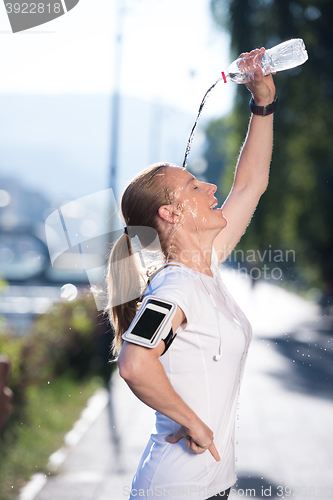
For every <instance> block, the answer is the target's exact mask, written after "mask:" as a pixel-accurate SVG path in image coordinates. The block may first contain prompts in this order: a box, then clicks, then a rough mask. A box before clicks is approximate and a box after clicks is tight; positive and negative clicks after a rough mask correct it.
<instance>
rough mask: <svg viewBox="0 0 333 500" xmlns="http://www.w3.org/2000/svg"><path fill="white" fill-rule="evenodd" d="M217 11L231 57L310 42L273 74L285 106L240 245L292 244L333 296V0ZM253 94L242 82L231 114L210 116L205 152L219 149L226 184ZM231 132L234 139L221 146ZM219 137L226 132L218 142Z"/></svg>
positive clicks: (235, 0)
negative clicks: (262, 189)
mask: <svg viewBox="0 0 333 500" xmlns="http://www.w3.org/2000/svg"><path fill="white" fill-rule="evenodd" d="M211 10H212V14H213V17H214V19H215V21H216V22H217V24H219V25H220V26H221V28H223V29H228V30H229V31H230V34H231V60H232V59H235V58H236V57H237V55H238V54H239V53H241V52H245V51H249V50H251V49H253V48H255V47H261V46H265V47H266V48H269V47H272V46H274V45H276V44H277V43H280V42H282V41H284V40H287V39H290V38H303V40H304V42H305V45H306V48H307V51H308V54H309V60H308V61H307V62H306V63H305V64H304V65H303V66H300V67H299V68H295V69H293V70H289V71H287V72H281V73H278V74H277V75H276V76H275V83H276V87H277V95H278V96H279V107H278V110H277V112H276V114H275V115H276V116H275V144H276V149H275V150H274V153H273V160H272V166H271V175H270V186H269V190H268V192H267V193H265V194H264V195H263V197H262V199H261V202H260V204H259V206H258V209H257V211H256V215H255V217H254V218H253V221H252V223H251V225H250V226H249V228H248V230H247V232H246V234H245V235H244V237H243V238H242V241H241V243H240V247H241V248H243V249H247V248H259V249H261V250H264V249H267V248H268V246H269V245H271V246H272V248H276V249H294V250H295V252H296V263H295V266H296V267H297V268H299V269H301V270H303V271H306V274H307V276H308V284H310V283H311V284H312V285H313V284H317V285H318V284H320V283H325V285H326V288H327V290H326V291H330V293H331V294H332V292H333V258H332V250H333V216H332V215H333V214H332V200H333V141H332V138H331V132H332V130H333V64H332V61H333V30H332V26H331V20H332V19H333V2H332V0H312V1H311V0H298V1H296V2H291V1H289V0H211ZM229 85H232V84H231V83H230V84H229ZM249 97H250V96H249V93H248V91H247V89H246V88H245V86H244V85H239V86H238V88H237V94H236V102H235V106H234V109H233V112H232V115H231V117H228V118H227V119H226V118H223V119H220V120H216V121H214V122H212V123H211V124H210V125H209V127H208V130H207V138H208V148H207V150H208V152H207V154H206V158H207V160H208V161H216V158H217V156H218V155H220V158H221V160H220V162H221V164H226V165H227V167H226V168H225V173H224V175H223V181H224V183H225V187H226V190H228V188H229V187H230V182H231V179H232V176H233V171H234V166H235V158H236V157H237V155H238V152H239V146H240V144H241V141H242V140H243V138H244V135H245V131H246V126H247V122H248V115H247V113H244V109H246V107H247V103H248V101H249ZM226 134H227V139H228V140H227V143H228V145H227V147H226V148H225V149H224V150H223V152H221V150H220V145H225V144H226ZM218 136H220V137H223V140H222V141H221V143H220V144H219V142H218V141H217V140H216V137H218ZM224 193H225V194H227V193H226V191H224ZM289 264H290V263H289ZM295 266H294V268H295Z"/></svg>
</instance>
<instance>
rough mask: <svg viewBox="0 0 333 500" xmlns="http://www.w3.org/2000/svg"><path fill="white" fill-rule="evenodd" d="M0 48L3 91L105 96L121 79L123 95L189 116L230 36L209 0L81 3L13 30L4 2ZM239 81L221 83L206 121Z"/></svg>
mask: <svg viewBox="0 0 333 500" xmlns="http://www.w3.org/2000/svg"><path fill="white" fill-rule="evenodd" d="M121 27H122V28H121ZM116 28H117V29H118V30H120V31H121V32H122V43H121V57H120V61H121V62H120V65H117V70H116V69H115V67H116V64H115V53H116V50H115V46H116V44H115V40H116V34H117V33H116ZM0 45H1V78H0V93H2V94H4V93H8V92H11V93H35V94H44V93H45V94H50V93H55V94H59V93H60V94H61V93H74V94H86V93H93V94H96V93H97V94H98V93H102V94H108V93H111V92H112V89H113V88H114V85H115V84H116V82H117V81H118V82H119V87H120V91H121V93H124V94H126V95H130V96H134V97H137V98H142V99H147V100H150V101H156V102H157V101H158V102H160V103H161V104H165V105H172V106H174V107H179V108H180V109H182V110H184V111H187V112H190V113H193V112H194V111H196V110H197V109H198V107H199V104H200V102H201V99H202V97H203V95H204V93H205V92H206V90H207V89H208V88H209V87H210V86H211V85H212V83H214V82H215V81H216V79H217V78H218V77H219V76H220V72H221V71H223V70H226V69H227V67H228V65H229V63H230V61H229V37H228V34H227V33H223V32H221V30H219V29H217V28H216V27H215V25H214V22H213V20H212V18H211V16H210V13H209V0H199V1H193V0H80V2H79V3H78V5H77V6H76V7H74V8H73V9H72V10H71V11H69V12H68V13H67V14H65V15H64V16H61V17H59V18H57V19H55V20H53V21H51V22H49V23H47V24H44V25H41V26H38V27H36V28H32V29H30V30H26V31H24V32H20V33H15V34H13V33H12V32H11V28H10V24H9V20H8V18H7V14H6V11H5V6H4V3H3V2H1V3H0ZM118 47H119V45H118ZM234 86H235V84H233V83H227V84H222V83H221V84H220V85H219V86H218V87H217V88H216V91H214V97H210V99H209V100H208V102H207V105H206V108H205V117H206V118H207V117H214V116H220V115H221V114H225V113H226V112H227V111H228V110H230V109H231V105H232V96H233V91H234Z"/></svg>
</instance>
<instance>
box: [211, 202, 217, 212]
mask: <svg viewBox="0 0 333 500" xmlns="http://www.w3.org/2000/svg"><path fill="white" fill-rule="evenodd" d="M217 205H218V202H217V201H215V202H214V203H213V205H211V206H210V207H209V208H210V209H211V210H214V208H215V207H217Z"/></svg>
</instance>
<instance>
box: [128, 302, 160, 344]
mask: <svg viewBox="0 0 333 500" xmlns="http://www.w3.org/2000/svg"><path fill="white" fill-rule="evenodd" d="M164 318H165V314H163V313H161V312H158V311H154V310H153V309H150V308H148V307H147V308H146V309H145V311H144V312H143V314H142V316H141V317H140V319H139V321H138V322H137V324H136V325H135V326H134V328H133V330H132V334H133V335H137V336H138V337H141V338H144V339H148V340H150V339H151V338H152V337H153V336H154V335H155V333H156V331H157V329H158V328H159V326H160V325H161V323H162V321H163V320H164Z"/></svg>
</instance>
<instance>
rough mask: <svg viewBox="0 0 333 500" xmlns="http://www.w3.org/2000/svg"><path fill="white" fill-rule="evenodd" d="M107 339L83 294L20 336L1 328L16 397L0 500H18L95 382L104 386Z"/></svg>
mask: <svg viewBox="0 0 333 500" xmlns="http://www.w3.org/2000/svg"><path fill="white" fill-rule="evenodd" d="M111 340H112V331H111V329H110V327H109V326H108V323H107V322H106V319H105V318H104V317H103V316H102V315H101V314H100V313H98V311H97V309H96V305H95V302H94V300H93V298H92V297H91V296H85V295H83V296H81V297H79V298H78V299H77V300H75V301H73V302H63V303H58V304H54V305H53V306H52V307H51V309H50V310H49V311H48V312H47V313H45V314H43V315H41V316H39V317H38V318H37V319H36V320H35V321H34V323H33V324H32V327H31V329H30V331H29V332H27V333H26V334H25V335H23V336H17V335H15V333H14V332H13V331H11V330H8V329H7V330H6V329H5V328H4V327H3V326H2V327H1V326H0V352H1V353H2V354H6V355H7V356H8V357H9V358H10V360H11V362H12V372H11V377H10V381H9V384H8V385H9V387H10V388H11V390H12V391H13V394H14V398H13V413H12V414H11V416H10V418H9V420H8V423H7V424H6V427H5V429H4V432H3V433H2V435H1V436H0V446H1V456H0V485H2V486H0V498H1V499H3V500H7V498H8V499H9V498H17V494H18V490H19V488H20V487H21V486H22V483H23V482H24V480H26V479H28V477H29V476H30V475H31V474H32V473H34V472H37V471H40V470H44V469H45V466H46V461H47V457H48V456H49V455H50V454H51V453H52V452H53V451H55V450H56V449H57V448H58V447H60V445H61V444H62V440H63V435H64V433H65V432H66V431H68V430H70V428H71V426H72V424H73V423H74V421H75V420H76V419H77V418H78V416H79V412H80V410H81V409H82V408H83V407H84V406H85V403H86V400H87V397H89V396H90V395H91V394H92V392H93V390H94V388H96V381H97V380H99V384H102V383H103V382H104V384H106V383H107V382H108V380H109V378H110V375H111V370H112V369H113V367H114V365H110V363H109V362H108V361H109V356H110V344H111ZM91 380H95V382H94V383H93V384H91ZM13 485H14V488H13V491H12V486H13ZM1 488H2V489H1Z"/></svg>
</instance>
